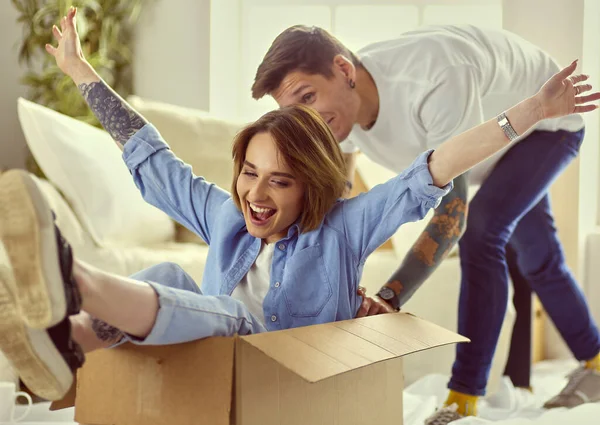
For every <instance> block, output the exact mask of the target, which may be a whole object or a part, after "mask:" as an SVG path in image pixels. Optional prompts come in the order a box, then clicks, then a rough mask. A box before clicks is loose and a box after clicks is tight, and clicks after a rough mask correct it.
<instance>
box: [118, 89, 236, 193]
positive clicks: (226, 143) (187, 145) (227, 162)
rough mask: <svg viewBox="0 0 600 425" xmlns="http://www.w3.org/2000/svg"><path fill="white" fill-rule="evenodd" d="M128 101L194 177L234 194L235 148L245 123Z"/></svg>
mask: <svg viewBox="0 0 600 425" xmlns="http://www.w3.org/2000/svg"><path fill="white" fill-rule="evenodd" d="M127 101H128V102H129V104H130V105H131V106H132V107H133V108H134V109H135V110H136V111H138V112H139V113H140V114H141V115H143V116H144V117H145V118H146V119H147V120H148V121H149V122H151V123H152V124H153V125H154V126H155V127H156V128H157V129H158V131H160V133H161V134H162V136H163V137H164V138H165V140H166V141H167V142H168V143H169V146H170V147H171V150H172V151H173V152H174V153H175V155H177V156H178V157H179V158H181V160H182V161H183V162H185V163H187V164H189V165H191V166H192V168H193V169H194V173H196V174H197V175H200V176H202V177H204V178H205V179H206V180H208V181H210V182H212V183H215V184H216V185H217V186H219V187H221V188H223V189H225V190H227V191H230V189H231V182H232V178H233V161H232V159H231V146H232V142H233V139H234V137H235V135H236V134H237V133H238V132H239V131H240V130H241V129H242V127H244V124H243V123H241V122H236V121H230V120H224V119H218V118H215V117H212V116H210V115H209V114H208V112H206V111H202V110H198V109H192V108H185V107H182V106H175V105H171V104H168V103H163V102H158V101H151V100H147V99H143V98H140V97H138V96H130V97H129V98H128V99H127Z"/></svg>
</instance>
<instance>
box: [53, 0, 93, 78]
mask: <svg viewBox="0 0 600 425" xmlns="http://www.w3.org/2000/svg"><path fill="white" fill-rule="evenodd" d="M76 17H77V9H76V8H75V7H71V9H69V12H68V13H67V16H63V18H62V19H61V20H60V29H58V27H57V26H56V25H54V26H53V27H52V35H54V39H55V40H56V41H57V42H58V46H57V47H54V46H52V45H51V44H46V51H47V52H48V53H50V54H51V55H52V56H54V59H56V64H57V65H58V67H59V68H60V69H61V71H62V72H64V73H65V74H66V75H69V76H71V77H72V73H73V72H74V70H75V69H77V67H78V66H79V65H80V64H81V63H82V62H85V58H84V56H83V52H82V51H81V43H80V42H79V35H78V34H77V25H76Z"/></svg>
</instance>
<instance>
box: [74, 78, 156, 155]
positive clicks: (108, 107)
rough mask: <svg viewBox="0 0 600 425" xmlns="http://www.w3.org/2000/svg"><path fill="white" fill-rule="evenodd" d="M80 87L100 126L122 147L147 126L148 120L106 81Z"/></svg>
mask: <svg viewBox="0 0 600 425" xmlns="http://www.w3.org/2000/svg"><path fill="white" fill-rule="evenodd" d="M78 87H79V90H80V91H81V93H82V94H83V97H84V99H85V101H86V102H87V103H88V105H89V106H90V109H91V110H92V112H93V113H94V115H96V118H98V121H100V124H102V126H103V127H104V128H105V129H106V131H108V133H109V134H110V135H111V136H112V138H113V139H114V140H115V141H116V142H118V143H120V144H121V145H125V143H127V141H128V140H129V139H130V138H131V136H133V135H134V134H135V133H136V132H137V131H138V130H140V129H141V128H142V127H143V126H144V125H146V120H145V119H144V118H143V117H142V116H141V115H139V114H138V113H137V112H135V111H134V110H133V108H131V107H130V106H129V105H128V104H127V102H125V101H124V100H123V99H121V97H119V95H118V94H116V93H115V92H114V91H113V90H112V89H111V88H110V87H108V86H107V85H106V83H104V81H98V82H93V83H90V84H85V83H84V84H80V85H79V86H78Z"/></svg>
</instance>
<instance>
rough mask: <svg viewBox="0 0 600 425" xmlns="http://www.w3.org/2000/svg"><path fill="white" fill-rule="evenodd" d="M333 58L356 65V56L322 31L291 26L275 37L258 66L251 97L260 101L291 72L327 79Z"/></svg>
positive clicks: (316, 28) (358, 63)
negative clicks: (344, 58)
mask: <svg viewBox="0 0 600 425" xmlns="http://www.w3.org/2000/svg"><path fill="white" fill-rule="evenodd" d="M336 55H343V56H345V57H346V58H348V59H349V60H351V61H352V63H353V64H354V66H356V67H358V66H360V61H359V60H358V58H357V57H356V55H355V54H354V53H352V52H351V51H350V50H349V49H348V48H347V47H346V46H344V45H343V44H342V43H341V42H340V41H339V40H338V39H337V38H335V37H334V36H333V35H331V34H329V33H328V32H327V31H325V30H324V29H322V28H319V27H307V26H305V25H294V26H293V27H290V28H288V29H286V30H285V31H283V32H282V33H281V34H279V35H278V36H277V38H276V39H275V40H274V41H273V44H271V47H270V48H269V50H268V51H267V54H266V55H265V57H264V59H263V61H262V62H261V64H260V65H259V66H258V70H257V71H256V76H255V77H254V84H253V85H252V97H253V98H254V99H260V98H261V97H263V96H264V95H266V94H271V93H272V92H273V91H275V90H276V89H277V87H279V85H280V84H281V82H282V81H283V79H284V78H285V76H286V75H288V74H289V73H290V72H293V71H301V72H305V73H307V74H310V75H314V74H320V75H323V76H325V77H326V78H331V77H333V72H332V71H331V67H332V65H333V58H334V57H335V56H336Z"/></svg>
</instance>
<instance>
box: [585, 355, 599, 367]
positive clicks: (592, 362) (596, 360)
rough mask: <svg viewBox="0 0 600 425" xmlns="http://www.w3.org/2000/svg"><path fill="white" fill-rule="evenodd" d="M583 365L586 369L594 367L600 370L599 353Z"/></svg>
mask: <svg viewBox="0 0 600 425" xmlns="http://www.w3.org/2000/svg"><path fill="white" fill-rule="evenodd" d="M585 367H586V368H587V369H596V370H597V371H598V372H600V353H598V354H597V355H596V357H594V358H593V359H591V360H588V361H587V362H585Z"/></svg>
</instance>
